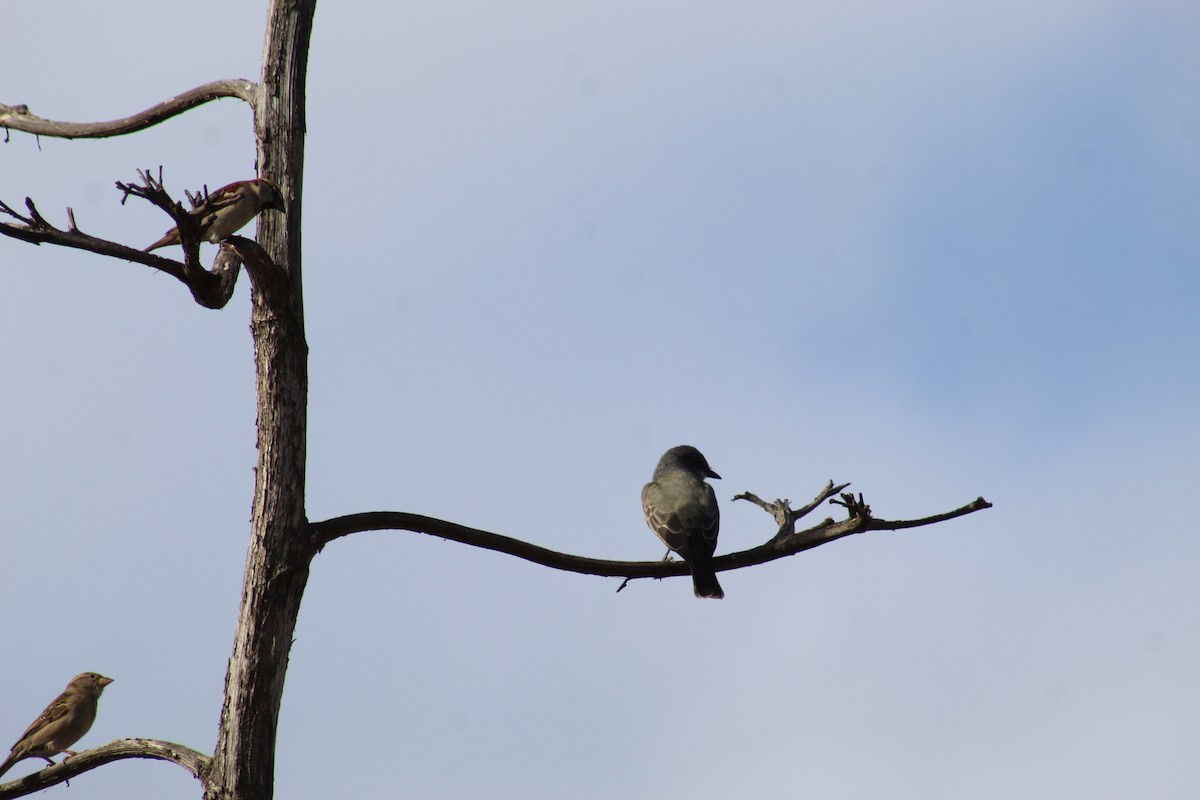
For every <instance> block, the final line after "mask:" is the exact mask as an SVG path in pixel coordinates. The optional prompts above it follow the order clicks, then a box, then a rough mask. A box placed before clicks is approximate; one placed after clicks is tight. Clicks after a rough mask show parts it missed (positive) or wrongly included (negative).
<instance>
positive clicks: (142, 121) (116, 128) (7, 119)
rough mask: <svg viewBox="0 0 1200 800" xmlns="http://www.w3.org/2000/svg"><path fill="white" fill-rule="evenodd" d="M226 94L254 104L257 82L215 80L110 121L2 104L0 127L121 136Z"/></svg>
mask: <svg viewBox="0 0 1200 800" xmlns="http://www.w3.org/2000/svg"><path fill="white" fill-rule="evenodd" d="M223 97H234V98H237V99H239V100H245V101H246V102H247V103H249V104H250V105H251V107H253V106H254V104H255V102H256V101H257V99H258V84H256V83H254V82H253V81H248V80H244V79H241V78H235V79H232V80H222V81H213V82H212V83H206V84H204V85H203V86H197V87H196V88H194V89H189V90H188V91H186V92H184V93H183V94H177V95H175V96H174V97H172V98H170V99H167V100H164V101H163V102H161V103H158V104H157V105H154V106H151V107H150V108H147V109H146V110H145V111H140V112H138V113H137V114H133V115H131V116H128V117H122V118H121V119H114V120H109V121H107V122H61V121H57V120H52V119H43V118H41V117H39V116H37V115H36V114H33V113H32V112H30V110H29V106H26V105H15V106H8V105H4V104H3V103H0V128H11V129H12V130H14V131H23V132H25V133H33V134H37V135H39V136H53V137H55V138H57V139H103V138H105V137H107V136H121V135H123V134H126V133H133V132H135V131H140V130H144V129H146V128H149V127H151V126H153V125H157V124H158V123H160V122H163V121H165V120H168V119H170V118H171V117H174V116H177V115H179V114H182V113H183V112H185V111H188V110H190V109H193V108H195V107H196V106H200V105H204V104H205V103H209V102H212V101H213V100H220V99H221V98H223Z"/></svg>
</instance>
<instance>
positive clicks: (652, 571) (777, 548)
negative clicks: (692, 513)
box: [312, 482, 991, 588]
mask: <svg viewBox="0 0 1200 800" xmlns="http://www.w3.org/2000/svg"><path fill="white" fill-rule="evenodd" d="M845 486H846V484H842V485H841V486H834V485H833V483H832V482H830V483H829V485H827V486H826V487H825V489H823V490H822V491H821V493H820V494H818V495H817V497H818V501H816V502H820V501H822V500H824V499H826V498H828V497H829V495H831V494H833V493H834V492H836V491H837V490H838V489H841V488H844V487H845ZM738 497H742V498H744V499H751V498H753V499H752V502H754V501H757V503H758V504H759V505H760V506H761V507H762V508H764V510H766V511H767V512H768V513H770V514H772V516H774V515H775V513H776V511H777V508H776V504H780V503H782V504H783V508H785V509H786V507H787V501H776V503H765V502H763V501H761V500H758V498H756V497H754V496H753V495H750V494H749V493H746V494H743V495H738ZM810 505H812V504H810ZM805 508H809V507H807V506H806V507H805ZM863 508H865V506H863ZM985 508H991V503H989V502H987V501H986V500H984V499H983V498H982V497H981V498H979V499H977V500H975V501H973V502H971V503H968V504H967V505H965V506H963V507H962V508H958V509H955V510H954V511H948V512H946V513H944V514H937V515H934V516H931V517H924V518H922V519H916V520H898V521H891V520H882V519H875V518H873V517H871V516H870V514H869V509H867V511H868V513H866V514H862V513H856V512H857V511H858V509H857V508H856V509H854V510H852V511H851V516H850V517H849V518H848V519H845V520H842V521H841V522H834V521H833V520H832V519H826V520H825V521H824V522H821V523H819V524H818V525H815V526H813V527H811V528H808V529H807V530H803V531H796V532H793V531H792V530H791V529H790V528H789V529H788V530H780V531H778V532H777V533H776V534H775V536H773V537H772V538H771V539H770V540H769V541H767V542H765V543H764V544H761V545H759V546H758V547H754V548H751V549H749V550H742V551H740V552H737V553H729V554H727V555H723V556H719V557H717V558H716V559H714V560H713V567H714V568H715V569H716V570H717V571H725V570H731V569H741V568H743V567H750V566H754V565H757V564H765V563H767V562H768V561H774V560H776V559H779V558H784V557H786V556H791V555H795V554H796V553H800V552H803V551H805V550H810V549H812V548H814V547H818V546H820V545H822V544H826V543H828V542H832V541H834V540H835V539H841V538H843V537H845V536H849V535H851V534H854V533H863V532H864V531H870V530H899V529H901V528H915V527H919V526H922V525H931V524H933V523H935V522H942V521H945V520H948V519H953V518H954V517H961V516H964V515H966V514H970V513H972V512H975V511H980V510H982V509H985ZM800 510H801V511H802V510H804V509H800ZM809 510H811V508H809ZM798 513H799V511H792V510H787V511H786V512H785V517H787V516H788V515H790V520H791V522H789V524H791V523H794V520H795V519H796V518H797V515H798ZM805 513H807V511H805ZM379 530H405V531H412V532H413V533H424V534H428V535H430V536H438V537H441V538H443V539H449V540H451V541H455V542H460V543H462V544H469V545H471V546H472V547H480V548H483V549H485V550H494V551H496V552H498V553H506V554H508V555H511V556H516V557H517V558H523V559H525V560H526V561H532V562H533V563H535V564H541V565H542V566H545V567H552V568H554V569H561V570H564V571H566V572H576V573H580V574H584V575H600V576H602V577H623V578H625V579H626V580H625V583H628V582H629V580H632V579H635V578H667V577H672V576H676V575H687V574H688V568H687V565H686V564H685V563H684V562H682V561H609V560H605V559H599V558H587V557H584V556H575V555H570V554H568V553H560V552H558V551H555V550H549V549H547V548H545V547H539V546H538V545H535V544H530V543H528V542H524V541H521V540H520V539H513V538H512V537H509V536H503V535H501V534H498V533H492V532H490V531H483V530H479V529H477V528H468V527H466V526H465V525H457V524H455V523H453V522H446V521H445V520H440V519H434V518H433V517H426V516H422V515H420V514H409V513H406V512H400V511H370V512H365V513H361V514H350V515H347V516H344V517H335V518H333V519H328V520H324V521H322V522H315V523H313V524H312V531H313V535H314V537H315V542H314V544H315V547H316V550H318V551H319V550H320V549H321V548H323V547H324V546H325V545H327V544H329V543H330V542H332V541H333V540H334V539H339V538H341V537H343V536H348V535H350V534H352V533H361V532H364V531H379ZM624 585H625V584H624V583H623V584H622V585H621V588H624Z"/></svg>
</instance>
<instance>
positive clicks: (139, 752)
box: [0, 739, 209, 800]
mask: <svg viewBox="0 0 1200 800" xmlns="http://www.w3.org/2000/svg"><path fill="white" fill-rule="evenodd" d="M126 758H152V759H156V760H158V761H170V762H171V763H173V764H178V765H179V766H181V767H183V768H184V769H186V770H187V771H188V772H190V773H191V774H192V777H194V778H196V779H198V780H203V778H202V773H203V771H204V769H205V768H206V767H207V766H208V762H209V756H206V755H204V754H203V753H199V752H197V751H195V750H193V749H191V748H190V747H184V746H183V745H181V744H175V743H173V742H164V741H161V740H158V739H117V740H116V741H114V742H109V743H108V744H106V745H104V746H102V747H97V748H94V749H92V750H84V751H83V752H81V753H79V754H77V755H74V756H70V757H68V758H66V759H64V760H63V761H62V762H60V763H58V764H55V765H54V766H52V767H46V768H45V769H43V770H39V771H38V772H34V773H32V774H30V775H26V776H25V777H23V778H18V779H17V780H15V781H10V782H8V783H5V784H0V800H6V798H10V797H24V796H25V795H27V794H33V793H34V792H38V791H41V790H42V789H45V788H46V787H48V786H54V785H55V784H57V783H63V782H65V781H69V780H70V779H71V778H74V777H75V776H76V775H81V774H83V773H84V772H88V771H89V770H93V769H95V768H96V767H99V766H101V765H103V764H107V763H109V762H111V761H120V760H122V759H126Z"/></svg>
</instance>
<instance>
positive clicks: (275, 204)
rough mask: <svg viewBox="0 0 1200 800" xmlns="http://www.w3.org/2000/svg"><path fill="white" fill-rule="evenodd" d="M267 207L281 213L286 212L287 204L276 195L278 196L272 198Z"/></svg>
mask: <svg viewBox="0 0 1200 800" xmlns="http://www.w3.org/2000/svg"><path fill="white" fill-rule="evenodd" d="M267 208H273V209H275V210H276V211H278V212H280V213H282V214H286V213H287V206H286V205H284V203H283V198H282V197H278V198H276V199H274V200H272V201H271V202H270V204H268V205H267Z"/></svg>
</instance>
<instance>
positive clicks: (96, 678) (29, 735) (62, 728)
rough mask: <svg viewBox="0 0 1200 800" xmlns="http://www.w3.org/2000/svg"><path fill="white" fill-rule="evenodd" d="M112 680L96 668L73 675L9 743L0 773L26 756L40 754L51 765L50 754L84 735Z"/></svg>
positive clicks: (70, 751) (93, 719)
mask: <svg viewBox="0 0 1200 800" xmlns="http://www.w3.org/2000/svg"><path fill="white" fill-rule="evenodd" d="M112 682H113V679H112V678H106V677H104V676H103V675H99V674H97V673H95V672H85V673H83V674H82V675H76V676H75V677H74V678H72V679H71V682H70V683H68V684H67V688H66V689H64V690H63V693H62V694H60V695H59V696H58V697H56V698H54V702H53V703H51V704H50V705H48V706H46V710H45V711H43V712H42V713H41V715H40V716H39V717H38V718H37V719H35V720H34V721H33V724H32V725H30V726H29V729H28V730H26V731H25V733H23V734H22V735H21V738H20V739H18V740H17V743H16V744H14V745H13V746H12V753H10V754H9V756H8V758H6V759H4V763H3V764H0V775H3V774H4V773H6V772H8V771H9V769H11V768H12V765H13V764H16V763H17V762H18V761H22V760H24V759H26V758H41V759H44V760H45V761H46V763H47V764H50V765H53V764H54V761H52V760H51V759H50V756H54V755H58V754H59V753H66V754H67V755H68V756H73V755H75V752H74V751H73V750H68V749H67V748H69V747H70V746H71V745H73V744H75V743H76V742H78V741H79V740H80V739H82V738H83V735H84V734H85V733H87V732H88V730H90V729H91V727H92V723H93V722H95V721H96V706H97V705H98V704H99V702H100V693H101V692H103V691H104V687H105V686H108V685H109V684H110V683H112Z"/></svg>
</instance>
